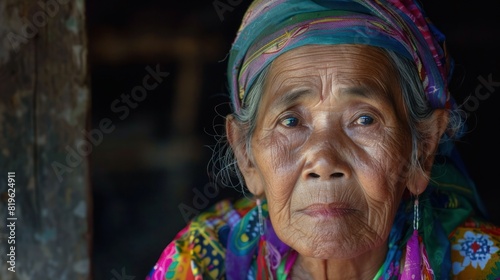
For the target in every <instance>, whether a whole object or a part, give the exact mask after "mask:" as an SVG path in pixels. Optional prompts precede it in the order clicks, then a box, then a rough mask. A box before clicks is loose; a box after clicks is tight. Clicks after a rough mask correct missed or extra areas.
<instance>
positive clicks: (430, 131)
mask: <svg viewBox="0 0 500 280" xmlns="http://www.w3.org/2000/svg"><path fill="white" fill-rule="evenodd" d="M448 118H449V112H448V111H447V110H445V109H436V110H434V112H433V113H432V115H431V116H430V117H429V118H428V119H427V120H425V121H424V122H423V123H422V125H421V127H420V128H421V131H424V134H423V135H424V139H423V141H422V143H419V145H418V146H419V151H418V154H419V159H420V165H421V169H419V168H417V170H415V172H414V176H413V177H412V178H413V179H412V182H409V184H408V189H409V190H410V191H411V193H412V194H414V195H419V194H421V193H423V192H424V191H425V189H426V188H427V185H428V184H429V180H430V175H431V170H432V165H433V164H434V157H435V155H436V151H437V148H438V145H439V141H440V140H441V136H442V135H443V133H444V132H445V131H446V128H447V127H448Z"/></svg>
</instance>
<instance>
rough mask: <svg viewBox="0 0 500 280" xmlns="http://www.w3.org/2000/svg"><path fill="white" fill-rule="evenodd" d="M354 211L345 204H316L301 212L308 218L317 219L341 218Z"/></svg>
mask: <svg viewBox="0 0 500 280" xmlns="http://www.w3.org/2000/svg"><path fill="white" fill-rule="evenodd" d="M354 211H356V210H355V209H353V208H351V207H350V206H349V205H347V204H345V203H328V204H327V203H318V204H312V205H310V206H308V207H306V208H304V209H303V210H301V212H302V213H304V214H306V215H308V216H311V217H318V218H332V217H342V216H346V215H349V214H352V213H353V212H354Z"/></svg>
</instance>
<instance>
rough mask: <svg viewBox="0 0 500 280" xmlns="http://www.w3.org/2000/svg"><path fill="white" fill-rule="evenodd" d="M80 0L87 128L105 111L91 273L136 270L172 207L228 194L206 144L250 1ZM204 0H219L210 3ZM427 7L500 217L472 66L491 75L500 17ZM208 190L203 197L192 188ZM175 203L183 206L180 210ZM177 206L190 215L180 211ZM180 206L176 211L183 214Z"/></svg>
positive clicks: (95, 173)
mask: <svg viewBox="0 0 500 280" xmlns="http://www.w3.org/2000/svg"><path fill="white" fill-rule="evenodd" d="M229 2H231V3H233V4H235V3H236V2H238V1H234V0H233V1H227V0H219V1H211V0H210V1H209V0H207V1H199V2H193V1H185V2H181V1H159V0H142V1H131V0H120V1H118V0H107V1H98V0H87V7H86V8H87V22H88V26H87V31H88V36H89V64H90V69H91V73H90V74H91V83H92V84H91V90H92V114H91V118H90V119H89V124H90V128H89V129H91V128H93V127H97V126H98V124H99V122H100V120H102V119H104V118H110V119H111V120H112V121H113V124H114V125H115V126H116V129H115V131H113V132H112V133H109V134H106V135H104V138H103V141H102V143H100V144H99V145H98V146H96V147H95V149H94V152H93V153H92V154H91V155H90V164H91V176H92V194H93V209H94V210H93V211H94V215H93V244H92V245H93V246H92V247H93V249H92V250H93V253H92V257H93V270H94V279H96V280H100V279H113V277H114V278H116V277H117V275H122V274H123V273H125V274H126V275H129V276H135V277H136V278H135V279H143V278H144V277H145V275H146V274H147V273H148V272H149V270H150V269H151V268H152V266H153V265H154V264H155V262H156V260H157V259H158V257H159V256H160V254H161V252H162V250H163V249H164V247H165V246H166V245H167V244H168V242H169V241H170V240H171V239H172V238H173V237H174V235H175V234H176V233H177V232H178V231H179V230H180V229H181V228H182V227H184V226H185V224H186V222H185V217H183V214H182V213H181V211H180V210H179V207H180V206H181V208H182V207H184V209H188V208H185V207H189V209H193V210H196V211H202V210H203V209H205V208H206V207H207V206H209V205H211V204H213V203H214V202H215V201H217V200H220V199H222V198H225V197H234V196H238V195H239V193H238V192H237V191H235V190H231V189H227V188H226V189H224V188H222V189H219V190H218V191H214V189H213V188H208V187H210V186H212V185H211V182H212V178H211V177H210V176H209V175H208V174H209V172H208V170H207V165H208V162H209V160H210V158H211V156H212V152H211V147H213V146H214V145H215V144H216V135H218V134H220V133H221V131H222V130H221V127H220V125H221V124H223V120H222V118H221V117H220V116H221V115H222V116H223V115H225V114H227V113H228V112H229V107H228V105H227V102H228V101H229V99H228V97H227V88H226V80H225V71H226V63H227V61H226V60H225V58H226V54H227V52H228V51H229V49H230V46H231V42H232V40H233V38H234V36H235V34H236V31H237V28H238V26H239V24H240V20H241V18H242V15H243V13H244V11H245V10H246V8H247V7H248V5H249V3H250V2H249V1H241V3H239V4H236V5H234V7H233V6H231V4H230V3H229ZM214 3H222V4H225V5H228V7H230V10H226V11H224V12H223V13H222V14H221V15H219V14H218V13H217V10H216V9H215V7H214ZM423 5H424V8H425V10H426V11H427V13H428V15H429V17H430V18H431V19H432V20H433V22H434V23H435V24H436V25H437V26H438V28H439V29H441V31H442V32H443V33H444V34H446V36H447V42H448V48H449V51H450V53H451V55H452V57H453V58H454V60H455V63H456V66H455V76H454V78H453V81H452V87H451V90H452V92H453V94H455V96H456V99H457V100H458V101H459V102H465V101H466V98H467V97H469V96H473V97H472V99H469V101H468V102H467V103H466V104H467V106H466V107H464V109H465V110H466V111H467V112H469V113H470V115H469V119H468V120H467V124H468V127H469V132H468V133H467V134H466V135H465V136H464V137H463V138H462V141H461V142H460V143H458V148H459V150H460V151H461V152H462V154H463V157H464V159H465V161H466V164H467V167H468V168H469V169H470V173H471V176H472V177H473V179H474V180H475V181H476V183H477V186H478V191H479V193H480V195H481V196H482V197H483V200H484V202H485V204H486V206H487V208H488V210H489V211H490V214H491V218H492V220H493V221H494V222H496V223H498V224H500V206H499V204H498V203H499V202H498V201H499V199H498V198H499V197H500V188H499V184H498V180H497V178H496V176H497V175H498V174H499V173H500V171H498V168H499V164H498V159H499V157H498V154H499V149H498V148H497V144H496V143H497V142H498V140H497V137H494V136H493V135H494V134H496V133H497V131H498V128H499V124H498V120H499V118H498V115H496V113H495V111H496V110H498V105H499V104H500V97H498V92H500V87H492V88H490V94H489V96H488V95H487V93H488V90H487V89H486V87H483V88H482V89H481V91H480V92H481V94H482V95H481V99H478V98H477V97H476V99H474V96H475V95H476V94H475V89H476V87H478V86H479V85H481V82H480V78H479V77H483V78H484V79H485V80H488V77H489V76H490V75H491V78H490V79H491V80H493V81H495V82H496V81H499V82H500V70H499V61H500V60H499V58H500V39H499V38H500V36H499V35H500V34H499V33H500V31H499V28H500V17H499V16H498V10H497V9H496V6H495V5H494V1H474V2H470V1H464V3H459V2H458V1H451V0H446V1H444V0H441V1H430V0H427V1H423ZM148 66H149V67H151V68H153V69H156V67H159V69H160V71H163V72H169V76H168V77H166V78H165V79H163V81H162V82H161V83H159V86H158V87H157V88H156V89H155V90H152V91H149V92H148V93H147V97H146V98H145V99H144V100H143V101H141V102H137V107H136V108H129V109H130V112H129V115H128V116H127V117H125V118H123V120H122V119H120V116H121V113H116V112H115V111H113V110H112V109H111V104H112V103H113V102H114V101H115V100H116V99H118V100H120V95H121V94H129V95H130V93H131V91H132V90H133V89H134V87H136V86H138V85H142V80H143V78H144V77H145V76H146V75H147V74H148V72H147V71H146V70H145V68H146V67H148ZM207 189H208V190H209V191H210V192H209V193H208V197H207V196H206V195H204V196H203V197H204V198H206V200H204V199H200V198H199V197H198V199H197V200H193V196H194V195H195V193H197V191H198V192H201V193H202V194H203V193H204V191H205V192H206V190H207ZM185 214H186V213H185ZM186 215H188V216H189V215H190V213H187V214H186ZM188 216H187V217H188Z"/></svg>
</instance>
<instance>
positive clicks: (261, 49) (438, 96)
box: [227, 0, 456, 111]
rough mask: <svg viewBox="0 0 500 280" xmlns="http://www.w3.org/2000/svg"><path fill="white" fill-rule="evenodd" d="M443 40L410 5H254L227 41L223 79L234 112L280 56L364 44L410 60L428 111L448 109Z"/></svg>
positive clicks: (263, 0)
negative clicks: (303, 49)
mask: <svg viewBox="0 0 500 280" xmlns="http://www.w3.org/2000/svg"><path fill="white" fill-rule="evenodd" d="M444 39H445V38H444V35H443V34H442V33H441V32H440V31H439V30H438V29H437V28H436V27H435V26H434V25H433V24H432V23H431V22H430V20H429V19H428V18H427V16H426V15H425V13H424V11H423V10H422V8H421V7H420V5H419V4H418V3H415V2H414V1H412V0H257V1H254V2H253V3H252V4H251V5H250V7H249V9H248V10H247V12H246V14H245V16H244V18H243V22H242V24H241V26H240V29H239V30H238V34H237V37H236V39H235V41H234V42H233V45H232V48H231V52H230V57H229V64H228V73H227V76H228V80H229V86H230V92H231V100H232V104H233V110H235V111H239V109H240V108H241V105H242V101H243V100H244V98H245V94H246V93H247V92H248V91H249V89H250V88H251V86H252V84H253V83H254V81H255V79H256V77H257V76H258V74H259V73H260V72H261V71H262V70H263V69H264V68H265V67H266V66H267V65H269V64H270V63H271V62H272V61H273V60H274V59H276V58H277V57H278V56H279V55H281V54H283V53H284V52H286V51H289V50H292V49H294V48H297V47H300V46H304V45H311V44H326V45H332V44H364V45H371V46H376V47H381V48H384V49H388V50H392V51H395V52H397V53H399V54H401V55H403V56H405V57H407V58H409V59H411V60H412V61H413V62H414V63H415V65H416V67H417V71H418V73H419V76H420V80H421V81H422V85H423V88H424V89H425V93H426V96H427V99H428V101H429V104H430V105H431V106H432V107H433V108H454V107H455V106H456V105H455V103H454V101H453V99H452V98H451V97H450V94H449V91H448V86H447V85H448V80H449V77H450V76H451V68H452V67H451V66H452V61H451V59H450V58H449V57H448V55H447V52H446V48H445V43H444Z"/></svg>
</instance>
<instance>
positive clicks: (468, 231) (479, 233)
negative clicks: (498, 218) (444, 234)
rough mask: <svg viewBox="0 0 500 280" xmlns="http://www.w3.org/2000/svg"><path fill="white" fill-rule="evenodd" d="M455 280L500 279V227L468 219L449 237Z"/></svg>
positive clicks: (479, 220)
mask: <svg viewBox="0 0 500 280" xmlns="http://www.w3.org/2000/svg"><path fill="white" fill-rule="evenodd" d="M450 243H451V259H452V273H453V276H454V279H498V277H500V227H499V226H498V225H495V224H492V223H490V222H487V221H484V220H481V219H476V218H469V219H468V220H467V221H466V222H465V223H463V224H462V225H461V226H459V227H457V228H456V229H455V230H454V231H453V232H452V233H451V234H450Z"/></svg>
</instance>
